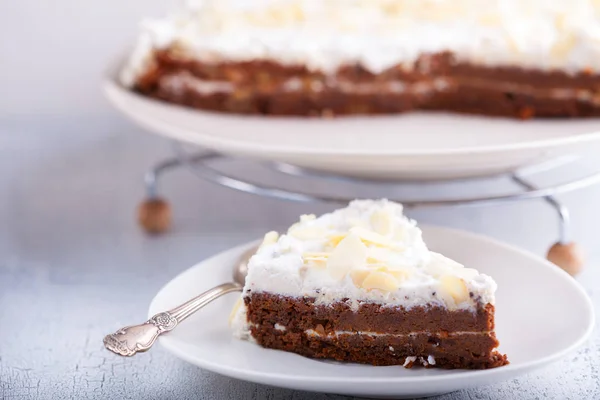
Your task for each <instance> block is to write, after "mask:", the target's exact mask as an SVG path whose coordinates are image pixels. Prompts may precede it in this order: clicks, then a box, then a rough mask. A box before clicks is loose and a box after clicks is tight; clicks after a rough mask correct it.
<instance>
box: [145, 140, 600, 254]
mask: <svg viewBox="0 0 600 400" xmlns="http://www.w3.org/2000/svg"><path fill="white" fill-rule="evenodd" d="M174 147H175V153H176V155H175V157H174V158H171V159H168V160H165V161H162V162H161V163H159V164H157V165H156V166H155V167H154V168H152V170H150V171H148V172H147V173H146V175H145V179H144V181H145V185H146V192H147V195H148V197H149V198H155V197H156V196H157V191H158V188H157V185H158V179H159V176H160V175H161V174H162V173H164V172H166V171H168V170H171V169H173V168H178V167H181V166H185V167H187V168H188V169H189V170H190V171H192V172H193V173H194V174H195V175H197V176H199V177H200V178H202V179H204V180H207V181H210V182H213V183H216V184H218V185H221V186H225V187H228V188H230V189H235V190H238V191H241V192H245V193H251V194H255V195H259V196H264V197H271V198H276V199H280V200H287V201H296V202H333V203H347V202H349V201H351V200H353V199H354V198H356V197H369V196H351V197H344V196H334V195H331V194H329V193H322V194H315V193H309V192H305V191H302V190H290V189H285V188H280V187H277V186H270V185H265V184H260V183H257V182H253V181H251V180H247V179H242V178H237V177H234V176H232V175H230V174H227V173H225V172H222V171H220V170H218V169H217V168H215V167H214V165H212V164H213V163H214V162H215V161H224V160H234V158H231V157H229V156H225V155H223V154H219V153H216V152H210V151H204V152H198V153H193V154H188V153H187V152H186V151H184V149H183V147H182V146H181V145H180V144H178V143H175V146H174ZM572 161H574V159H572V158H571V159H558V160H553V161H550V162H546V163H543V164H539V165H536V166H532V167H527V168H523V169H521V170H519V171H515V172H512V173H508V174H505V175H504V176H506V177H508V178H510V179H511V180H512V181H513V182H514V183H515V184H517V186H518V187H519V188H520V190H518V191H514V192H510V193H503V194H496V195H482V196H471V197H468V196H465V197H461V198H446V199H440V198H429V199H417V200H413V199H406V198H404V199H403V198H398V197H397V196H388V198H390V199H391V200H394V201H397V202H399V203H402V204H404V206H405V207H407V208H423V207H464V206H481V205H495V204H501V203H506V202H513V201H520V200H528V199H538V198H541V199H544V200H545V202H546V203H547V204H549V205H550V206H551V207H552V208H553V209H554V210H555V211H556V214H557V216H558V221H559V240H558V242H560V243H567V242H568V241H569V223H570V220H569V210H568V209H567V208H566V207H565V206H564V205H563V204H561V203H560V201H559V200H558V199H557V198H556V195H558V194H562V193H566V192H570V191H573V190H577V189H581V188H584V187H587V186H590V185H593V184H596V183H599V182H600V172H598V173H594V174H591V175H588V176H585V177H582V178H577V179H573V180H570V181H567V182H561V183H557V184H555V185H551V186H547V187H538V186H536V185H534V184H532V183H531V182H529V181H528V180H526V179H525V176H531V175H534V174H536V173H539V172H543V171H548V170H551V169H555V168H558V167H560V166H563V165H565V164H567V163H570V162H572ZM262 165H265V164H262ZM266 166H267V167H269V168H270V169H271V170H272V171H275V172H277V173H280V174H285V175H287V176H290V175H292V176H294V177H297V178H299V179H309V180H312V181H322V182H327V183H335V184H337V185H340V184H341V185H344V184H357V183H358V184H367V185H371V186H372V185H376V186H377V187H379V188H389V189H392V188H394V189H398V188H400V187H402V185H405V184H406V183H403V182H390V181H386V182H381V181H371V180H367V179H354V178H350V177H341V176H336V175H325V174H321V173H319V172H316V171H309V170H305V169H303V168H299V167H296V166H292V165H288V164H281V163H270V164H267V165H266ZM497 177H498V176H495V177H494V178H497ZM477 179H478V180H481V179H482V178H477ZM484 179H485V178H484ZM467 181H472V179H461V180H457V181H444V182H445V183H448V182H455V183H456V182H467ZM438 183H439V182H438ZM411 184H413V185H414V182H411ZM426 184H427V185H431V184H432V183H431V182H427V183H426Z"/></svg>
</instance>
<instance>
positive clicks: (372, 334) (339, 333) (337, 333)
mask: <svg viewBox="0 0 600 400" xmlns="http://www.w3.org/2000/svg"><path fill="white" fill-rule="evenodd" d="M304 333H305V334H306V335H307V336H315V337H319V338H322V339H333V338H338V337H339V336H344V335H347V336H354V335H361V336H370V337H399V338H402V337H413V336H417V335H428V336H435V335H436V333H437V332H429V331H416V332H410V333H378V332H364V331H335V332H333V333H331V334H327V335H322V334H320V333H319V332H317V331H316V330H314V329H307V330H305V331H304ZM491 333H493V331H481V332H473V331H457V332H448V337H456V336H462V335H489V334H491Z"/></svg>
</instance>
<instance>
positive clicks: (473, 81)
mask: <svg viewBox="0 0 600 400" xmlns="http://www.w3.org/2000/svg"><path fill="white" fill-rule="evenodd" d="M186 3H187V6H186V7H184V8H183V9H182V10H180V11H179V12H178V13H176V14H174V15H172V16H171V17H168V18H164V19H161V20H155V21H146V22H144V24H143V26H142V32H141V34H140V37H139V39H138V42H137V45H136V47H135V49H134V51H133V52H132V54H131V57H130V58H129V60H128V62H127V63H126V65H125V67H124V69H123V71H122V74H121V81H122V83H123V84H124V85H126V86H127V87H130V88H132V89H134V90H136V91H138V92H140V93H142V94H144V95H147V96H151V97H154V98H158V99H162V100H165V101H169V102H173V103H179V104H183V105H186V106H190V107H194V108H199V109H205V110H214V111H224V112H233V113H244V114H268V115H301V116H310V115H317V116H325V117H328V116H332V115H344V114H387V113H399V112H406V111H411V110H416V109H422V110H445V111H455V112H467V113H476V114H485V115H498V116H509V117H517V118H531V117H535V116H539V117H582V116H598V115H600V61H599V60H600V3H598V2H597V1H594V0H570V1H541V0H529V1H522V0H497V1H494V0H490V1H481V0H352V1H348V0H314V1H313V0H261V1H238V0H188V1H187V2H186Z"/></svg>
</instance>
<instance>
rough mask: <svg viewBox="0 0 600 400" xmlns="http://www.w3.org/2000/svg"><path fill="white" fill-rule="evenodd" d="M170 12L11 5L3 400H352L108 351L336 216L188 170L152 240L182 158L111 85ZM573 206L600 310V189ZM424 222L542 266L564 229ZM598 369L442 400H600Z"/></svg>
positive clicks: (6, 21)
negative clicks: (182, 280) (270, 242)
mask: <svg viewBox="0 0 600 400" xmlns="http://www.w3.org/2000/svg"><path fill="white" fill-rule="evenodd" d="M171 3H173V2H172V1H164V2H162V1H158V0H152V1H142V0H135V1H134V0H130V1H127V2H117V1H114V0H113V1H105V2H96V3H90V2H78V1H74V0H59V1H54V2H49V1H48V2H40V1H33V0H24V1H20V2H16V1H13V2H10V1H3V2H0V399H27V398H42V399H63V398H64V399H66V398H77V399H79V398H98V399H102V398H110V399H118V398H132V399H137V398H181V399H184V398H206V399H227V398H242V399H262V398H270V399H288V398H295V399H304V398H306V399H308V398H338V397H337V396H333V395H313V394H310V393H301V392H294V391H289V390H282V389H273V388H268V387H265V386H260V385H254V384H251V383H245V382H240V381H236V380H232V379H229V378H225V377H221V376H218V375H216V374H213V373H210V372H207V371H202V370H200V369H198V368H196V367H193V366H190V365H187V364H185V363H184V362H182V361H179V360H178V359H176V358H174V357H172V356H170V355H169V354H167V353H166V352H165V351H163V349H161V348H160V347H157V348H156V349H153V350H152V351H151V352H149V353H146V354H143V355H140V356H138V357H135V358H133V359H122V358H118V357H116V356H113V355H111V354H109V353H107V352H106V351H104V350H103V349H102V344H101V340H102V337H103V335H104V334H106V333H108V332H110V331H112V330H114V329H115V328H117V327H120V326H122V325H124V324H127V323H132V322H137V321H140V319H143V317H144V316H145V314H146V309H147V306H148V303H149V301H150V299H151V298H152V297H153V295H154V294H155V293H156V292H157V290H158V289H159V288H160V287H161V286H162V285H163V284H164V283H166V282H167V281H168V280H169V279H171V278H172V277H173V276H174V275H176V274H177V273H179V272H181V271H183V270H185V269H186V268H188V267H190V266H191V265H193V264H194V263H196V262H197V261H199V260H202V259H203V258H205V257H208V256H210V255H212V254H214V253H216V252H218V251H220V250H224V249H226V248H229V247H231V246H233V245H235V244H239V243H242V242H244V241H247V240H250V239H253V238H255V237H257V236H260V235H262V233H263V232H264V231H266V230H268V229H278V228H279V229H281V228H283V227H285V226H286V225H288V224H290V223H291V222H293V221H294V220H295V219H296V217H297V215H298V214H301V213H305V212H315V213H320V212H324V211H327V210H329V209H331V207H332V206H329V205H308V204H290V203H283V202H279V201H275V200H268V199H262V198H255V197H252V196H250V195H245V194H239V193H234V192H231V191H229V190H227V189H224V188H219V187H215V186H213V185H211V184H208V183H204V182H201V181H199V180H197V179H196V178H195V177H194V176H192V175H191V174H189V173H188V172H187V171H183V170H181V171H174V172H172V173H171V174H170V175H168V176H165V179H163V180H162V181H161V191H162V193H163V194H164V195H165V196H166V197H167V198H168V199H169V200H170V202H171V204H172V206H173V210H174V216H175V221H174V224H175V226H174V230H173V231H172V232H171V233H169V234H168V235H165V236H161V237H148V236H146V235H144V234H143V233H142V232H140V230H139V229H138V227H137V226H136V224H135V221H134V216H135V208H136V206H137V204H138V202H139V201H140V200H141V199H142V198H143V187H142V185H141V176H142V174H143V172H144V171H145V170H146V168H148V167H149V166H151V165H152V164H153V163H155V162H156V161H158V160H160V159H162V158H164V157H166V156H170V155H171V152H170V148H169V146H168V143H167V142H166V141H164V140H163V139H161V138H158V137H155V136H152V135H149V134H147V133H146V132H144V131H143V130H141V129H139V128H137V127H135V126H134V125H133V124H131V123H130V122H128V121H126V120H125V119H124V118H123V117H121V116H120V115H118V114H117V113H116V112H115V111H113V110H112V109H111V108H110V107H109V106H108V104H107V103H106V101H105V100H104V99H103V98H102V95H101V92H100V89H99V82H100V76H101V72H102V70H103V68H104V67H105V65H106V63H107V61H108V60H109V59H110V57H111V55H113V54H115V53H117V52H118V51H119V50H120V49H122V48H123V47H124V46H125V45H126V44H127V42H128V40H130V39H131V38H133V36H134V33H135V30H136V24H137V21H138V19H139V16H140V15H142V14H146V15H161V13H162V11H163V10H166V9H168V7H169V5H170V4H171ZM587 167H589V168H596V167H598V168H600V163H596V162H595V161H594V160H592V161H590V162H588V164H587ZM572 172H577V171H567V172H564V175H565V177H566V176H571V175H572V174H571V173H572ZM559 178H560V177H559ZM545 179H549V178H548V177H547V178H545ZM502 185H503V183H502V182H493V183H489V184H476V185H474V186H471V187H469V188H468V190H485V191H494V190H498V189H502V188H504V186H502ZM461 190H462V189H456V188H450V189H448V194H450V195H452V194H454V195H458V194H460V191H461ZM416 192H417V193H418V191H416ZM562 199H563V200H564V202H565V203H566V204H567V205H568V206H569V207H570V209H571V211H572V215H573V237H574V238H575V239H576V240H577V241H579V242H580V243H581V244H582V245H583V246H584V247H585V249H586V250H587V253H588V260H589V262H588V265H587V268H586V270H585V271H584V272H583V273H582V274H581V275H580V276H579V278H578V280H579V281H580V282H581V283H582V284H583V285H584V286H585V288H586V289H587V291H588V293H589V294H590V295H591V296H592V298H593V300H594V302H595V304H596V306H597V309H598V305H599V302H600V300H599V299H598V293H597V292H598V289H599V282H600V268H598V265H597V264H598V262H599V261H600V249H599V248H598V226H599V222H600V221H599V217H598V215H599V214H598V204H599V200H600V187H596V188H590V189H586V190H582V191H580V192H577V193H572V194H568V195H565V196H562ZM411 216H413V217H415V218H418V219H420V221H421V222H430V223H436V224H441V225H446V226H452V227H457V228H462V229H467V230H470V231H475V232H480V233H485V234H487V235H490V236H493V237H496V238H498V239H501V240H505V241H507V242H510V243H513V244H517V245H519V246H521V247H523V248H526V249H528V250H530V251H533V252H535V253H538V254H543V253H544V252H545V250H546V249H547V247H548V246H549V245H550V244H551V243H552V242H553V241H554V240H555V239H556V218H555V216H554V214H553V213H552V211H551V210H550V209H549V208H548V207H546V206H545V205H543V204H542V203H540V202H538V201H532V202H525V203H519V204H511V205H505V206H499V207H494V208H474V209H437V210H430V211H419V212H414V213H412V214H411ZM540 284H543V282H540ZM599 355H600V337H599V336H598V334H597V333H595V335H594V339H593V340H592V341H591V343H589V344H588V345H587V346H586V347H585V348H583V349H582V350H580V351H578V352H577V353H574V354H571V355H569V356H568V357H567V358H565V359H564V360H563V361H562V362H561V363H558V364H555V365H552V366H549V367H548V368H546V369H545V370H542V371H540V372H538V373H535V374H531V375H528V376H524V377H522V378H519V379H515V380H512V381H509V382H503V383H499V384H497V385H494V386H490V387H485V388H476V389H472V390H469V391H463V392H457V393H453V394H450V395H448V396H445V397H443V398H445V399H461V398H470V399H504V398H506V399H512V398H522V399H536V398H548V399H594V398H600V383H599V382H600V376H599V370H600V361H599Z"/></svg>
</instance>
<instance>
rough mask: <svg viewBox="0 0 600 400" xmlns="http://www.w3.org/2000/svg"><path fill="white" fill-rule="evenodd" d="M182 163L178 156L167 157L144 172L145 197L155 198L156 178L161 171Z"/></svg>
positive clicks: (156, 194)
mask: <svg viewBox="0 0 600 400" xmlns="http://www.w3.org/2000/svg"><path fill="white" fill-rule="evenodd" d="M182 164H183V162H182V161H181V159H179V158H178V157H173V158H169V159H167V160H164V161H162V162H160V163H159V164H156V165H155V166H154V167H153V168H152V169H151V170H149V171H148V172H146V173H145V174H144V186H145V187H146V198H147V199H155V198H157V197H158V178H160V176H161V174H162V173H163V172H167V171H168V170H170V169H173V168H175V167H179V166H181V165H182Z"/></svg>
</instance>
